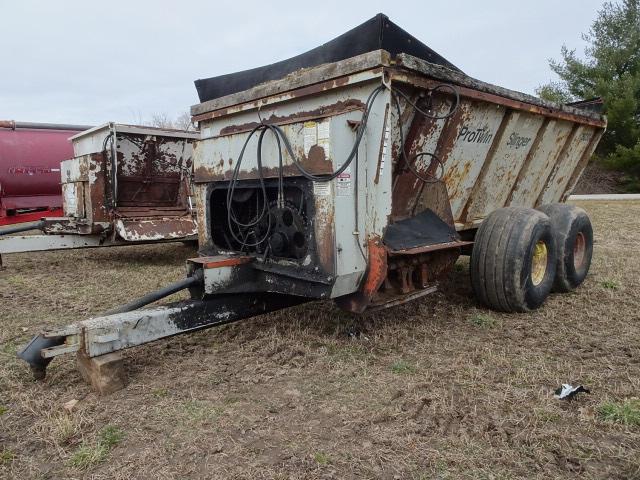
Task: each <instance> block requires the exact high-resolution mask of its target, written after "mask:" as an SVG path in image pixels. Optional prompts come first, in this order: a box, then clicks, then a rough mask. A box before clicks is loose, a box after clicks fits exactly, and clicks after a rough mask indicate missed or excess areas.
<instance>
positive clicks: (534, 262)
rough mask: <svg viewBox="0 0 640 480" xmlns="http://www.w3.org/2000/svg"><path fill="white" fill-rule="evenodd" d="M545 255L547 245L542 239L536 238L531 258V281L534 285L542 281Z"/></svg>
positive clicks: (545, 268)
mask: <svg viewBox="0 0 640 480" xmlns="http://www.w3.org/2000/svg"><path fill="white" fill-rule="evenodd" d="M547 256H548V252H547V245H546V244H545V243H544V242H543V241H542V240H538V242H537V243H536V246H535V247H534V248H533V257H532V258H531V282H532V283H533V284H534V285H536V286H537V285H540V284H541V283H542V280H543V279H544V275H545V273H547Z"/></svg>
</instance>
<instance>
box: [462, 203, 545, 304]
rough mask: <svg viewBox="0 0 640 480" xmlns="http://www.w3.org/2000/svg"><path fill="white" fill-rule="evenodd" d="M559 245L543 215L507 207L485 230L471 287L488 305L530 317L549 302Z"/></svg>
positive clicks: (474, 254) (474, 261)
mask: <svg viewBox="0 0 640 480" xmlns="http://www.w3.org/2000/svg"><path fill="white" fill-rule="evenodd" d="M555 273H556V243H555V241H554V237H553V229H552V226H551V221H550V219H549V217H547V215H545V214H544V213H542V212H539V211H536V210H533V209H530V208H521V207H507V208H501V209H499V210H495V211H494V212H492V213H491V214H490V215H489V216H488V217H487V218H486V219H485V220H484V221H483V222H482V224H481V225H480V228H479V229H478V232H477V233H476V236H475V241H474V244H473V251H472V253H471V263H470V274H471V286H472V288H473V291H474V293H475V296H476V298H477V299H478V300H479V301H480V302H481V303H482V304H484V305H486V306H488V307H490V308H492V309H494V310H499V311H503V312H528V311H531V310H535V309H536V308H538V307H539V306H540V305H542V304H543V303H544V301H545V300H546V298H547V296H548V295H549V292H550V291H551V287H552V285H553V281H554V279H555Z"/></svg>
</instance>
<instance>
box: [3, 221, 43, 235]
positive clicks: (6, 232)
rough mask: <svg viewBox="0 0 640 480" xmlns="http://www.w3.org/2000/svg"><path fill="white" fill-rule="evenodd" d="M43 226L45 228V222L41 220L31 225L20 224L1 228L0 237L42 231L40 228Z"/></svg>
mask: <svg viewBox="0 0 640 480" xmlns="http://www.w3.org/2000/svg"><path fill="white" fill-rule="evenodd" d="M44 226H45V222H44V221H43V220H41V221H39V222H33V223H21V224H20V225H18V226H16V227H9V228H3V229H2V230H0V237H1V236H2V235H9V234H11V233H20V232H27V231H29V230H42V228H43V227H44Z"/></svg>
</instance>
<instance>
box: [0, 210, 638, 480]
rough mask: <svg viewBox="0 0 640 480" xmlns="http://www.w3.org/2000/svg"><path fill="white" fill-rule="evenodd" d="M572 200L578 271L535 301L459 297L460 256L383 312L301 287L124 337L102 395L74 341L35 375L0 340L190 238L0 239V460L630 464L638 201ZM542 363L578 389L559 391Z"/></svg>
mask: <svg viewBox="0 0 640 480" xmlns="http://www.w3.org/2000/svg"><path fill="white" fill-rule="evenodd" d="M584 207H585V208H587V209H588V210H589V212H590V214H591V217H592V220H593V222H594V227H595V232H596V247H595V255H594V264H593V266H592V269H591V274H590V276H589V277H588V279H587V281H586V283H585V285H584V286H583V287H581V288H580V289H579V290H578V291H576V292H575V293H572V294H565V295H553V296H552V297H551V298H550V299H549V300H548V302H547V304H546V305H545V306H544V307H543V308H542V309H541V310H539V311H537V312H535V313H532V314H526V315H505V314H499V313H495V312H492V311H489V310H484V309H481V308H479V307H478V306H476V304H475V303H474V300H473V298H472V297H471V290H470V287H469V283H468V267H467V262H466V261H462V260H461V261H460V263H459V265H458V267H457V268H456V269H455V272H454V273H453V274H452V278H451V279H450V280H449V281H448V282H447V283H445V284H444V285H443V286H442V289H441V291H440V292H439V293H437V294H435V295H432V296H430V297H426V298H424V299H423V300H420V301H417V302H415V303H411V304H408V305H403V306H400V307H396V308H394V309H392V310H388V311H386V312H383V313H376V314H370V315H368V316H365V317H360V318H355V317H352V316H349V315H347V314H345V313H342V312H340V311H339V310H337V309H336V308H334V307H333V306H332V304H331V303H329V302H326V303H313V304H309V305H305V306H301V307H297V308H293V309H291V310H288V311H284V312H281V313H275V314H270V315H265V316H262V317H258V318H255V319H252V320H248V321H244V322H241V323H238V324H235V325H229V326H226V327H223V328H218V329H212V330H208V331H203V332H200V333H196V334H192V335H185V336H181V337H176V338H174V339H171V340H168V341H161V342H157V343H155V344H152V345H148V346H145V347H142V348H137V349H132V350H130V351H128V352H127V364H128V367H129V386H128V387H127V388H126V389H125V390H122V391H120V392H116V393H115V394H112V395H110V396H107V397H97V396H95V395H94V394H93V393H91V391H90V390H89V388H88V387H87V385H85V383H83V381H82V380H81V378H80V376H79V374H78V372H77V371H76V369H75V363H74V359H73V357H68V358H62V359H57V360H55V361H54V362H53V363H52V364H51V366H50V367H49V374H48V377H47V380H46V381H45V383H44V384H42V383H35V382H34V381H33V380H31V377H30V374H29V371H28V368H27V367H26V365H24V364H22V363H21V362H20V361H18V360H17V359H16V358H15V352H16V349H17V348H18V347H19V346H20V345H21V344H23V343H25V342H26V341H27V340H28V339H29V338H30V337H31V336H32V335H33V334H35V333H37V331H38V329H39V328H40V327H42V326H45V325H57V324H66V323H69V322H72V321H74V320H77V319H82V318H85V317H87V316H89V315H92V314H96V313H99V312H101V311H104V310H106V309H108V308H110V307H112V306H115V305H117V304H120V303H122V302H125V301H127V300H129V299H131V298H133V297H135V296H137V295H139V294H142V293H145V292H147V291H148V290H150V289H154V288H156V287H159V286H161V285H163V284H165V283H167V282H169V281H173V280H177V279H180V278H182V277H183V275H184V273H183V271H184V267H183V260H184V258H186V257H188V256H190V255H194V251H193V250H192V249H190V248H189V247H186V246H183V245H180V244H178V245H160V246H148V247H142V248H129V247H127V248H120V249H115V248H114V249H105V250H93V251H91V250H85V251H76V252H66V253H43V254H33V255H26V254H21V255H8V256H6V258H5V264H6V266H7V268H6V269H5V270H4V271H1V272H0V478H52V479H54V478H55V479H57V478H92V479H130V478H154V479H164V478H252V479H253V478H264V479H270V478H294V479H309V478H389V479H393V478H401V479H426V478H549V477H574V476H576V475H580V476H581V477H582V478H640V403H639V401H638V400H637V397H640V296H639V293H638V292H640V221H639V220H638V219H639V218H640V203H620V202H612V203H610V204H605V203H599V204H595V203H592V202H589V203H585V204H584ZM354 332H355V335H354ZM561 383H572V384H574V385H575V384H576V383H578V384H584V385H585V386H586V387H587V388H589V389H591V394H590V395H584V394H582V396H581V397H579V398H578V400H576V401H574V402H571V403H569V402H561V401H559V400H556V399H554V398H553V390H554V389H555V388H556V387H558V386H559V385H560V384H561ZM73 399H76V400H79V402H78V404H77V405H76V406H75V407H74V408H73V409H72V410H71V411H70V412H69V411H68V410H67V409H65V408H64V405H65V403H66V402H69V401H70V400H73Z"/></svg>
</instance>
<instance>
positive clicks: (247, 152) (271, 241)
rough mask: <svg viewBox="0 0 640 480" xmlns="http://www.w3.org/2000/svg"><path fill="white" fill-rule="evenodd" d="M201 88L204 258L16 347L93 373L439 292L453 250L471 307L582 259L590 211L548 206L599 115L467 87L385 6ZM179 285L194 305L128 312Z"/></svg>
mask: <svg viewBox="0 0 640 480" xmlns="http://www.w3.org/2000/svg"><path fill="white" fill-rule="evenodd" d="M356 40H357V41H356ZM265 79H266V80H269V81H267V82H264V80H265ZM196 85H197V88H198V91H199V95H200V99H201V103H200V104H198V105H195V106H194V107H192V115H193V118H194V120H195V121H197V122H199V125H200V130H201V137H200V139H199V141H198V142H197V144H196V147H195V152H194V184H195V186H194V198H195V204H196V208H197V213H198V235H199V244H200V256H199V257H197V258H194V259H190V260H188V262H187V266H188V276H187V278H186V279H185V280H183V281H181V282H178V283H176V284H174V285H170V286H168V287H167V288H165V289H163V290H162V291H159V292H156V293H153V294H149V295H148V296H146V297H144V298H142V299H139V300H137V301H134V302H132V303H130V304H128V305H125V306H123V307H120V308H118V309H115V310H113V311H111V312H107V314H104V315H102V316H98V317H95V318H92V319H89V320H86V321H83V322H78V323H76V324H72V325H69V326H67V327H64V328H62V329H55V330H52V331H48V332H44V333H43V334H42V335H41V336H39V337H36V338H35V339H34V340H33V341H32V343H31V344H30V345H29V346H27V347H26V348H25V349H24V350H23V351H22V352H21V356H22V357H23V358H24V359H25V360H27V361H28V362H29V363H30V364H31V365H32V366H33V367H34V369H35V370H36V371H37V372H39V373H40V374H42V372H43V371H44V367H46V364H47V363H48V361H49V360H50V359H51V358H52V357H54V356H56V355H59V354H61V353H67V352H76V351H77V352H80V354H81V356H82V358H84V359H85V360H87V359H89V360H87V361H84V363H83V365H84V366H85V367H84V368H85V370H86V369H87V368H89V369H91V368H94V370H96V371H97V370H98V367H96V366H95V365H96V364H95V362H94V363H92V361H90V359H92V358H93V359H95V358H96V357H101V356H102V355H105V354H110V353H112V352H117V351H118V350H121V349H123V348H128V347H132V346H135V345H140V344H142V343H146V342H149V341H153V340H156V339H158V338H163V337H167V336H170V335H175V334H179V333H183V332H187V331H193V330H197V329H201V328H208V327H211V326H214V325H220V324H223V323H228V322H231V321H235V320H239V319H242V318H246V317H249V316H253V315H256V314H259V313H262V312H266V311H271V310H276V309H280V308H285V307H287V306H291V305H295V304H298V303H302V302H305V301H309V300H313V299H329V298H330V299H333V300H334V301H335V302H336V304H337V305H338V306H339V307H341V308H343V309H346V310H348V311H351V312H356V313H362V312H365V311H375V310H376V309H380V308H388V307H392V306H394V305H397V304H399V303H403V302H406V301H409V300H413V299H416V298H419V297H423V296H425V295H428V294H429V293H432V292H434V291H435V290H436V289H437V286H438V278H439V277H441V276H442V275H444V274H446V273H447V272H448V271H449V270H451V268H452V267H453V265H454V263H455V261H456V259H457V258H458V257H459V256H460V255H461V254H470V255H471V264H470V270H471V282H472V285H473V288H474V292H475V294H476V297H477V299H478V301H479V302H481V303H483V304H484V305H487V306H489V307H491V308H494V309H499V310H504V311H510V312H524V311H528V310H532V309H535V308H538V307H539V306H541V305H542V303H543V302H544V300H545V299H546V297H547V295H548V294H549V292H550V291H551V289H552V287H553V288H555V289H556V290H557V291H567V290H571V289H573V288H576V287H577V286H578V285H579V284H580V283H581V282H582V280H583V279H584V276H585V275H586V273H587V271H588V269H589V264H590V260H591V252H592V240H593V234H592V231H591V225H590V223H589V219H588V217H587V216H586V214H585V213H584V211H582V210H580V209H577V208H575V207H570V206H567V205H564V204H562V203H558V202H562V201H563V200H564V199H565V198H566V196H567V195H568V193H569V192H570V191H571V189H572V188H573V185H574V184H575V183H576V181H577V179H578V177H579V176H580V173H581V172H582V170H583V169H584V166H585V165H586V163H587V161H588V159H589V157H590V155H591V154H592V152H593V150H594V149H595V147H596V145H597V143H598V141H599V139H600V137H601V135H602V133H603V131H604V129H605V126H606V120H605V119H604V118H603V117H602V116H600V115H598V114H597V113H594V112H590V111H586V110H580V109H578V108H573V107H568V106H559V105H555V104H551V103H548V102H544V101H542V100H540V99H537V98H535V97H531V96H528V95H524V94H521V93H518V92H514V91H511V90H507V89H504V88H501V87H497V86H494V85H489V84H486V83H484V82H480V81H478V80H475V79H472V78H470V77H469V76H467V75H465V74H464V73H462V72H461V71H460V70H459V69H458V68H457V67H455V66H453V65H452V64H451V63H450V62H448V61H446V59H444V58H442V57H441V56H439V55H438V54H437V53H435V52H433V50H431V49H429V48H428V47H427V46H426V45H424V44H422V43H421V42H419V40H417V39H416V38H415V37H412V36H411V35H409V34H408V33H406V32H404V31H403V30H402V29H400V28H399V27H398V26H397V25H395V24H393V23H392V22H390V21H389V19H388V18H386V17H385V16H383V15H378V16H376V17H374V18H373V19H371V20H370V21H368V22H366V23H365V24H363V25H361V26H360V27H357V28H356V29H354V30H352V31H350V32H347V33H346V34H344V35H343V36H341V37H338V38H337V39H335V40H333V41H332V42H329V43H327V44H325V45H323V46H321V47H318V48H317V49H314V50H312V51H310V52H307V53H305V54H302V55H300V56H298V57H294V58H293V59H290V60H287V61H284V62H280V63H277V64H273V65H270V66H267V67H261V68H259V69H254V70H250V71H246V72H239V73H237V74H230V75H225V76H223V77H218V78H213V79H205V80H199V81H197V82H196ZM183 288H189V290H190V292H191V298H192V299H191V300H190V301H187V302H182V303H179V304H171V305H166V306H162V307H157V308H150V309H145V310H137V309H138V308H140V307H142V306H144V305H146V304H148V303H151V302H153V301H156V300H158V299H159V298H162V297H163V296H166V295H168V294H170V293H173V292H175V291H177V290H180V289H183ZM91 365H94V367H91Z"/></svg>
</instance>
